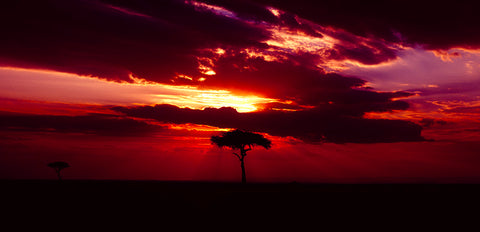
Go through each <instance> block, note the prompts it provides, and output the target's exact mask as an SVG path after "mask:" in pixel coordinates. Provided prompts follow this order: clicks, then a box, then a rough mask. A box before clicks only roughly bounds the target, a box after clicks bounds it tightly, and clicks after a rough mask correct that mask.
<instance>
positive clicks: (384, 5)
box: [258, 0, 480, 49]
mask: <svg viewBox="0 0 480 232" xmlns="http://www.w3.org/2000/svg"><path fill="white" fill-rule="evenodd" d="M258 2H261V3H263V4H265V5H270V6H274V7H277V8H279V9H282V10H284V11H288V12H291V13H294V14H297V15H299V16H300V17H303V18H306V19H309V20H312V21H314V22H316V23H318V24H320V25H325V26H335V27H338V28H342V29H345V30H347V31H349V32H353V33H355V34H357V35H361V36H366V37H368V36H371V35H373V36H376V37H379V38H382V39H385V40H388V41H392V42H406V43H408V44H415V43H418V44H423V45H425V46H426V47H427V48H430V49H446V48H451V47H475V48H478V47H480V42H479V41H480V31H479V30H476V29H475V28H477V26H478V25H477V24H478V23H477V22H479V21H480V14H478V12H477V9H478V3H474V2H472V1H466V0H460V1H455V2H440V1H433V0H427V1H414V0H407V1H401V2H391V1H380V0H373V1H372V0H370V1H351V0H340V1H311V0H299V1H288V0H260V1H258ZM398 33H400V34H398ZM399 35H401V36H399Z"/></svg>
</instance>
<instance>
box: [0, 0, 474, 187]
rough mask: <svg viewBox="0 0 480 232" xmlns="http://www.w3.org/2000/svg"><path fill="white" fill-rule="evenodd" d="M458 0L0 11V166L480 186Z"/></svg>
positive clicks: (49, 174)
mask: <svg viewBox="0 0 480 232" xmlns="http://www.w3.org/2000/svg"><path fill="white" fill-rule="evenodd" d="M476 11H477V9H476V8H475V7H472V6H471V5H469V4H468V2H467V1H465V2H464V1H455V2H450V3H448V4H447V3H442V4H441V3H439V2H436V1H411V0H407V1H344V0H337V1H306V0H295V1H281V0H280V1H278V0H259V1H253V0H231V1H221V0H198V1H183V0H162V1H156V0H69V1H62V0H46V1H26V0H18V1H6V2H2V3H1V6H0V25H1V27H0V28H1V31H2V33H1V34H2V35H1V36H0V179H53V178H56V176H55V173H54V172H53V171H52V170H51V169H49V168H48V167H47V166H46V164H47V163H49V162H52V161H66V162H68V163H69V164H70V165H71V168H69V169H66V170H65V171H64V172H63V175H64V177H65V178H66V179H127V180H168V181H171V180H172V181H227V182H230V181H234V182H238V181H240V164H239V162H238V160H237V159H236V158H235V156H234V155H233V154H232V151H230V150H228V149H226V148H223V149H221V148H218V147H215V146H213V145H212V144H211V142H210V137H211V136H212V135H219V134H221V133H222V132H225V131H229V130H232V129H234V128H241V129H245V130H250V131H253V132H257V133H261V134H263V135H264V136H265V137H267V138H268V139H270V140H271V141H272V148H271V149H269V150H265V149H263V148H262V147H255V148H254V149H253V150H252V151H250V152H249V153H248V156H247V158H246V168H247V176H248V178H249V181H252V182H292V181H297V182H320V183H370V182H373V183H385V182H388V183H390V182H392V183H418V182H420V183H424V182H427V183H480V152H479V151H480V29H479V28H478V22H480V14H478V13H477V12H476Z"/></svg>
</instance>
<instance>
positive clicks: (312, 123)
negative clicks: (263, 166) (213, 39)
mask: <svg viewBox="0 0 480 232" xmlns="http://www.w3.org/2000/svg"><path fill="white" fill-rule="evenodd" d="M113 109H114V110H116V111H118V112H122V113H124V114H126V115H128V116H132V117H138V118H148V119H155V120H158V121H161V122H167V123H179V124H181V123H187V122H188V123H195V124H204V125H210V126H216V127H222V128H241V129H246V130H252V131H258V132H266V133H269V134H271V135H276V136H293V137H296V138H300V139H302V140H304V141H327V142H335V143H378V142H399V141H422V140H424V139H423V137H422V136H421V126H419V125H417V124H414V123H411V122H407V121H401V120H380V119H363V118H361V117H353V116H348V115H344V114H342V113H340V112H336V111H333V110H329V109H320V108H317V109H312V110H305V111H296V112H281V111H261V112H252V113H238V112H237V111H236V110H235V109H233V108H225V107H224V108H220V109H212V108H207V109H204V110H194V109H189V108H178V107H176V106H171V105H156V106H154V107H152V106H139V107H131V108H128V107H115V108H113Z"/></svg>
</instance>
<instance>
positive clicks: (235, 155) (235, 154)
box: [233, 152, 242, 160]
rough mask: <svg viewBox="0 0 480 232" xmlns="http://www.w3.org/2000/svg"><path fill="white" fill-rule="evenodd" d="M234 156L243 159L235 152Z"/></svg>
mask: <svg viewBox="0 0 480 232" xmlns="http://www.w3.org/2000/svg"><path fill="white" fill-rule="evenodd" d="M233 154H234V155H235V156H236V157H237V158H238V159H239V160H241V159H242V158H241V157H240V156H239V155H238V154H237V153H235V152H233Z"/></svg>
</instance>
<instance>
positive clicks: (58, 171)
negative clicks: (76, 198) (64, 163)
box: [56, 170, 62, 181]
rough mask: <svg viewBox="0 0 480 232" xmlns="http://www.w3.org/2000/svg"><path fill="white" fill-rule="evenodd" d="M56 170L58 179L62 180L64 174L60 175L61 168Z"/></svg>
mask: <svg viewBox="0 0 480 232" xmlns="http://www.w3.org/2000/svg"><path fill="white" fill-rule="evenodd" d="M56 171H57V177H58V181H62V176H61V175H60V170H56Z"/></svg>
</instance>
